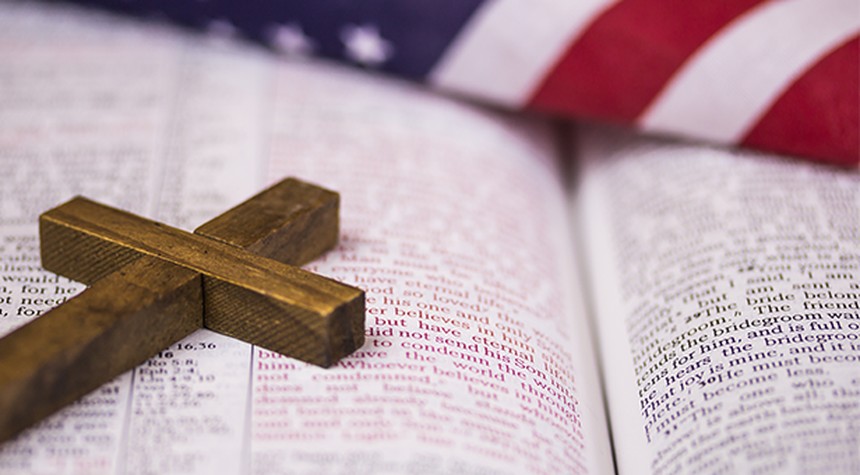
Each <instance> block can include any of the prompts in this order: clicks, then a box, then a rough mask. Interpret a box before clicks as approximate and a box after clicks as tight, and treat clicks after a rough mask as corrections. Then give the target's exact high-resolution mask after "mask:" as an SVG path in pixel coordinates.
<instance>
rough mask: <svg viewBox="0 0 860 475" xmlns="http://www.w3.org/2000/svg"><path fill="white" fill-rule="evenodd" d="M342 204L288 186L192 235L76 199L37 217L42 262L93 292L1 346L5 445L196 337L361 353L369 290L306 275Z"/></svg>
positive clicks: (312, 352) (298, 353)
mask: <svg viewBox="0 0 860 475" xmlns="http://www.w3.org/2000/svg"><path fill="white" fill-rule="evenodd" d="M338 205H339V197H338V194H337V193H334V192H331V191H328V190H325V189H322V188H319V187H317V186H314V185H311V184H308V183H304V182H301V181H299V180H296V179H292V178H288V179H286V180H284V181H282V182H280V183H278V184H276V185H274V186H273V187H271V188H269V189H268V190H265V191H263V192H262V193H260V194H258V195H257V196H255V197H253V198H251V199H249V200H248V201H245V202H244V203H242V204H240V205H238V206H236V207H235V208H233V209H231V210H229V211H227V212H226V213H224V214H222V215H220V216H218V217H217V218H215V219H213V220H212V221H209V222H208V223H206V224H204V225H203V226H201V227H199V228H197V230H195V231H194V234H191V233H188V232H185V231H181V230H179V229H175V228H172V227H170V226H166V225H164V224H161V223H157V222H155V221H150V220H148V219H144V218H141V217H138V216H135V215H133V214H130V213H126V212H124V211H120V210H117V209H114V208H110V207H108V206H104V205H101V204H98V203H95V202H93V201H90V200H87V199H86V198H81V197H77V198H74V199H72V200H71V201H69V202H67V203H65V204H63V205H60V206H58V207H56V208H54V209H52V210H50V211H47V212H46V213H44V214H43V215H42V216H40V218H39V234H40V239H41V254H42V265H43V267H45V268H46V269H48V270H50V271H53V272H56V273H58V274H61V275H63V276H66V277H68V278H70V279H73V280H77V281H80V282H83V283H85V284H87V285H91V287H89V288H88V289H86V290H85V291H84V292H82V293H81V294H80V295H78V296H76V297H75V298H73V299H71V300H69V301H68V302H66V303H64V304H63V305H60V306H59V307H57V308H55V309H53V310H51V311H49V312H47V313H46V314H45V315H43V316H41V317H39V318H37V319H35V320H33V321H32V322H30V323H28V324H27V325H24V326H23V327H21V328H19V329H18V330H16V331H14V332H12V333H11V334H9V335H8V336H6V337H5V338H3V339H2V340H0V441H4V440H7V439H9V438H11V437H13V436H14V435H16V434H17V433H19V432H20V431H21V430H23V429H25V428H26V427H28V426H30V425H32V424H33V423H35V422H37V421H39V420H40V419H42V418H44V417H46V416H48V415H50V414H52V413H54V412H56V411H57V410H59V409H60V408H62V407H63V406H65V405H67V404H69V403H71V402H73V401H75V400H76V399H78V398H80V397H81V396H83V395H85V394H87V393H88V392H90V391H92V390H94V389H96V388H98V387H99V386H101V385H102V384H104V383H105V382H107V381H110V380H111V379H112V378H114V377H116V376H117V375H119V374H122V373H123V372H125V371H128V370H129V369H131V368H134V367H135V366H137V365H139V364H141V363H143V362H144V361H146V360H147V359H149V358H151V357H152V356H154V355H155V354H156V353H158V352H159V351H160V350H162V349H164V348H165V347H167V346H169V345H171V344H173V343H175V342H176V341H178V340H180V339H182V338H183V337H185V336H187V335H188V334H190V333H191V332H193V331H195V330H197V329H199V328H208V329H210V330H213V331H216V332H219V333H223V334H225V335H229V336H232V337H235V338H238V339H240V340H243V341H246V342H248V343H252V344H255V345H259V346H261V347H263V348H267V349H269V350H272V351H276V352H278V353H282V354H284V355H287V356H291V357H294V358H297V359H300V360H302V361H306V362H308V363H312V364H315V365H319V366H323V367H328V366H331V365H332V364H334V363H335V362H336V361H337V360H338V359H340V358H342V357H344V356H346V355H348V354H350V353H351V352H353V351H355V350H356V349H357V348H358V347H360V346H361V345H362V344H363V343H364V292H363V291H362V290H361V289H358V288H355V287H351V286H348V285H344V284H341V283H339V282H336V281H333V280H330V279H327V278H325V277H321V276H318V275H316V274H313V273H310V272H307V271H304V270H302V269H300V268H298V267H295V266H297V265H301V264H304V263H307V262H309V261H311V260H313V259H314V258H316V257H317V256H319V255H320V254H322V253H323V252H325V251H326V250H328V249H330V248H332V247H333V246H334V245H335V243H336V242H337V236H338Z"/></svg>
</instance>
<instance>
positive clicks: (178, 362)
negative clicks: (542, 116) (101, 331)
mask: <svg viewBox="0 0 860 475" xmlns="http://www.w3.org/2000/svg"><path fill="white" fill-rule="evenodd" d="M219 31H221V32H222V36H221V37H212V38H205V39H203V38H200V37H195V36H190V35H186V34H183V33H178V32H176V31H174V30H170V29H167V28H165V27H162V26H158V25H157V24H152V25H148V24H141V23H137V22H133V21H131V20H125V19H118V18H116V17H113V16H109V15H105V14H100V13H95V12H92V11H85V10H79V9H75V8H72V7H68V6H44V5H43V6H35V5H33V4H28V3H14V4H8V3H6V4H0V54H2V58H3V61H2V62H0V78H2V83H3V87H2V88H0V167H2V169H3V170H4V177H5V179H4V181H3V183H2V185H0V270H2V273H0V279H2V280H0V332H2V333H3V334H5V333H8V332H10V331H12V330H13V329H14V328H17V327H19V326H21V325H24V324H26V323H27V322H28V321H30V320H32V319H33V318H37V317H38V316H39V315H40V314H42V313H44V312H46V311H48V310H49V309H50V308H51V307H53V306H55V305H58V304H61V303H62V302H63V301H65V300H66V299H68V298H72V297H73V296H74V295H76V294H77V293H78V292H80V291H81V290H83V287H82V286H81V285H80V284H78V283H75V282H72V281H69V280H68V279H65V278H63V277H58V276H56V275H54V274H51V273H49V272H46V271H43V270H42V269H41V268H40V266H39V258H38V246H39V243H38V240H37V226H36V223H37V217H38V214H39V213H40V212H42V211H45V210H47V209H49V208H50V207H53V206H55V205H57V204H59V203H61V202H64V201H66V200H68V199H69V198H71V197H72V196H74V195H75V194H84V195H86V196H88V197H90V198H92V199H95V200H99V201H102V202H104V203H106V204H108V205H112V206H116V207H119V208H123V209H127V210H129V211H132V212H135V213H138V214H140V215H142V216H145V217H147V218H152V219H156V220H159V221H163V222H166V223H169V224H171V225H174V226H178V227H180V228H183V229H193V228H194V227H196V226H197V225H199V224H201V223H203V222H205V221H206V220H208V219H210V218H212V217H214V216H216V215H217V214H219V213H221V212H223V211H225V210H227V209H228V208H229V207H230V206H232V205H235V204H237V203H239V202H241V201H242V200H244V199H246V198H248V197H250V196H251V195H253V194H255V193H256V192H257V191H259V190H261V189H262V188H263V187H264V186H266V185H268V184H271V183H273V182H276V181H279V180H280V179H282V178H283V177H285V176H297V177H300V178H301V179H304V180H308V181H311V182H315V183H318V184H320V185H322V186H325V187H328V188H330V189H333V190H336V191H338V192H340V194H341V219H342V223H341V229H342V235H341V243H340V245H339V246H338V248H337V249H336V250H334V251H332V252H330V253H329V254H327V255H325V256H324V257H322V258H321V259H319V260H317V261H315V262H314V263H312V264H311V265H309V266H308V267H307V268H308V269H309V270H312V271H314V272H318V273H321V274H324V275H326V276H330V277H333V278H335V279H339V280H342V281H344V282H346V283H349V284H354V285H356V286H359V287H361V288H362V289H364V290H365V291H366V292H367V315H366V318H367V322H366V323H367V332H366V334H367V342H366V344H365V345H364V347H363V348H361V349H360V350H359V351H357V352H356V353H355V354H354V355H352V356H350V357H348V358H346V359H344V360H342V361H341V362H340V363H339V364H337V365H336V366H335V367H333V368H331V369H320V368H316V367H312V366H309V365H306V364H303V363H301V362H298V361H295V360H292V359H289V358H285V357H281V356H280V355H277V354H275V353H272V352H270V351H267V350H264V349H262V348H258V347H255V346H252V345H249V344H247V343H243V342H240V341H237V340H234V339H231V338H228V337H225V336H222V335H218V334H216V333H213V332H210V331H207V330H201V331H198V332H196V333H194V334H192V335H191V336H189V337H188V338H186V339H184V340H182V341H180V342H178V343H176V344H175V345H172V346H171V347H169V348H165V349H164V351H162V352H160V353H159V354H157V355H155V356H154V357H153V358H151V359H150V360H148V361H146V362H145V363H144V364H142V365H141V366H139V367H137V368H136V369H134V370H132V371H130V372H128V373H126V374H123V375H121V376H119V377H117V378H116V379H115V380H114V381H112V382H109V383H107V384H105V385H104V386H102V387H101V388H99V389H98V390H96V391H94V392H93V393H91V394H89V395H87V396H86V397H84V398H83V399H81V400H80V401H78V402H76V403H75V404H73V405H71V406H69V407H67V408H65V409H63V410H62V411H60V412H59V413H58V414H56V415H54V416H52V417H50V418H48V419H46V420H45V421H44V422H42V423H40V424H39V425H38V426H36V427H34V428H31V429H29V430H27V431H26V432H24V433H22V434H21V435H20V436H19V437H17V438H16V439H15V440H13V441H11V442H8V443H6V444H4V445H3V446H2V447H0V472H3V473H22V474H25V473H32V474H36V473H38V474H58V473H81V474H84V473H86V474H92V473H117V474H150V473H152V474H172V473H176V474H179V473H182V474H210V473H237V474H288V473H289V474H301V473H314V474H317V473H424V474H433V473H440V474H441V473H458V474H482V473H511V474H520V473H535V474H554V473H606V471H609V470H611V469H612V468H611V467H612V461H611V457H610V455H609V448H608V437H607V435H606V425H605V419H604V417H605V414H604V411H603V405H602V395H601V392H600V388H599V383H598V380H597V379H598V378H597V377H596V369H595V364H594V361H593V357H592V352H591V349H590V345H589V342H588V335H589V332H588V328H587V324H586V323H585V319H584V315H585V314H584V311H583V310H582V300H581V299H580V298H579V297H578V294H577V292H571V291H570V290H571V289H576V288H578V284H577V281H576V275H575V273H574V266H572V265H570V261H571V254H572V252H571V249H570V246H569V243H570V232H569V229H568V226H567V224H566V219H565V218H566V206H565V202H564V193H563V189H562V185H561V183H560V179H559V173H558V171H557V169H556V163H555V158H556V151H557V147H556V137H555V136H554V133H553V132H554V130H553V129H552V127H550V126H549V125H548V124H546V123H542V122H536V121H530V120H526V119H520V118H514V117H509V116H504V115H502V114H499V113H496V112H492V111H489V110H485V109H482V108H478V107H473V106H468V105H464V104H461V103H458V102H456V101H453V100H449V99H444V98H441V97H438V96H435V95H432V94H430V93H427V92H424V91H422V90H421V89H420V88H417V87H415V86H412V85H408V84H405V83H401V82H397V81H393V80H388V79H384V78H381V77H378V76H372V75H371V74H362V73H360V72H354V71H349V70H345V69H342V68H340V67H334V66H329V65H325V64H321V63H314V62H306V61H292V62H289V61H284V60H281V59H278V58H276V57H274V56H272V55H270V54H268V53H266V52H264V51H261V50H259V49H257V48H253V47H248V46H243V45H241V44H240V43H238V42H236V41H233V40H231V39H229V38H224V37H223V33H224V31H225V30H224V28H221V29H219ZM129 344H134V342H133V341H130V342H129ZM107 357H109V356H107Z"/></svg>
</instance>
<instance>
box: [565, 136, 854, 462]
mask: <svg viewBox="0 0 860 475" xmlns="http://www.w3.org/2000/svg"><path fill="white" fill-rule="evenodd" d="M578 148H579V150H578V151H577V153H578V154H579V156H580V157H581V159H582V160H583V163H584V169H583V170H582V175H581V178H582V187H581V190H580V193H581V196H579V200H578V203H579V218H580V224H581V226H580V227H581V228H582V229H584V230H585V231H584V232H585V236H584V240H583V241H584V251H585V255H586V256H588V269H589V275H590V279H591V286H592V297H593V306H594V310H595V317H596V320H597V326H598V333H599V339H600V343H601V347H602V356H603V360H604V372H605V381H606V387H607V398H608V405H609V416H610V419H611V427H612V431H613V434H612V437H613V441H614V445H615V450H616V458H617V462H618V467H619V470H620V471H621V473H623V474H624V473H646V472H645V467H648V468H649V469H650V472H651V473H655V474H666V473H697V474H698V473H857V472H858V471H860V364H858V363H860V311H858V304H860V285H858V281H860V177H858V174H857V173H856V172H855V171H846V170H839V169H834V168H825V167H821V166H816V165H813V164H808V163H802V162H795V161H792V160H790V159H787V158H784V157H769V156H763V155H759V154H753V153H749V152H739V151H729V150H724V149H716V148H706V147H702V146H696V145H683V144H677V143H672V142H669V141H659V140H654V139H651V140H649V139H642V138H637V137H633V136H632V135H628V134H625V133H620V132H617V131H614V130H607V129H596V128H594V129H584V130H581V131H580V133H579V147H578Z"/></svg>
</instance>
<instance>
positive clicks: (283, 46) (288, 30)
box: [268, 23, 316, 56]
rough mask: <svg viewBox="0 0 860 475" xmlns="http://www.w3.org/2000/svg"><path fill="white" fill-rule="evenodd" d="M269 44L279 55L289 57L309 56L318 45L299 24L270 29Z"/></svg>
mask: <svg viewBox="0 0 860 475" xmlns="http://www.w3.org/2000/svg"><path fill="white" fill-rule="evenodd" d="M268 36H269V44H270V45H271V46H272V47H273V48H275V50H277V51H278V52H279V53H283V54H286V55H289V56H307V55H309V54H311V53H313V51H314V49H315V48H316V45H315V44H314V42H313V40H311V39H310V38H309V37H308V36H307V35H305V32H304V31H303V30H302V27H301V26H300V25H299V24H298V23H290V24H288V25H277V26H274V27H272V28H271V29H269V34H268Z"/></svg>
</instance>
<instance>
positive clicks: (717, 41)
mask: <svg viewBox="0 0 860 475" xmlns="http://www.w3.org/2000/svg"><path fill="white" fill-rule="evenodd" d="M857 5H858V4H857V3H856V0H829V1H817V0H780V1H774V2H768V3H765V4H763V5H761V6H760V7H758V8H756V9H754V10H752V11H750V12H749V13H747V14H746V15H744V16H742V17H740V18H738V19H737V20H736V21H735V22H733V23H731V24H729V25H728V26H726V27H725V28H724V29H723V30H722V31H720V32H719V33H717V34H716V35H714V37H712V38H711V39H710V40H709V41H708V43H706V44H705V45H704V46H703V47H702V48H701V49H700V50H699V51H698V52H696V53H695V54H694V55H693V56H692V57H691V58H690V60H689V61H688V62H687V63H686V64H685V65H684V66H683V67H682V68H681V69H680V70H679V71H678V72H677V73H676V74H675V76H674V77H673V78H672V79H671V80H670V81H669V82H668V84H667V85H666V86H665V87H664V88H663V90H662V91H661V92H660V94H658V95H657V97H656V99H655V100H654V101H653V102H652V103H651V106H649V108H648V109H647V110H646V111H645V112H644V113H643V114H642V115H641V116H640V117H639V119H638V123H639V125H640V126H641V127H642V128H644V129H646V130H654V131H660V132H668V133H672V134H680V135H689V136H694V137H699V138H704V139H709V140H714V141H719V142H737V141H739V140H740V139H742V138H743V136H744V135H745V134H746V133H747V132H748V131H749V129H750V127H752V126H754V125H755V123H756V122H757V121H758V119H759V118H760V117H761V115H762V114H764V113H765V112H766V111H767V109H768V108H769V107H770V106H771V104H773V101H775V100H776V99H778V98H779V96H780V95H781V94H782V93H783V92H784V91H785V89H786V88H787V87H788V86H790V85H791V83H792V82H793V81H794V80H796V79H797V78H798V77H800V75H802V74H803V73H804V72H805V71H806V70H807V69H808V68H809V67H810V66H812V65H813V64H815V63H816V62H817V61H818V60H819V59H821V58H822V57H823V56H824V55H826V54H827V53H828V52H830V51H832V50H833V49H834V48H836V47H837V46H839V45H840V44H841V43H843V42H845V41H846V40H847V39H848V38H850V37H851V36H853V35H855V34H856V33H857V31H858V29H860V14H858V13H860V12H858V8H857Z"/></svg>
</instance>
